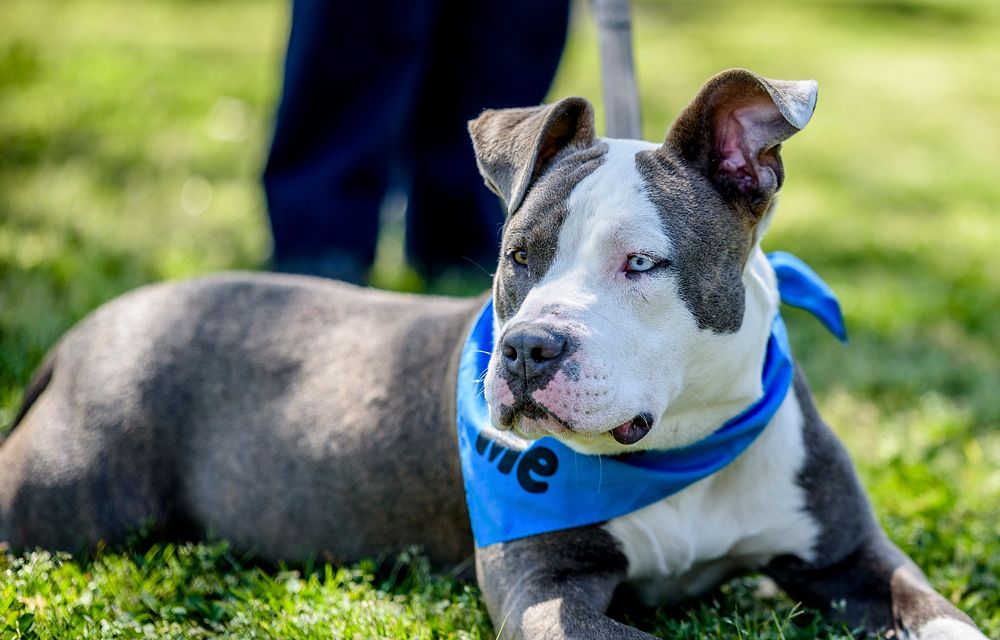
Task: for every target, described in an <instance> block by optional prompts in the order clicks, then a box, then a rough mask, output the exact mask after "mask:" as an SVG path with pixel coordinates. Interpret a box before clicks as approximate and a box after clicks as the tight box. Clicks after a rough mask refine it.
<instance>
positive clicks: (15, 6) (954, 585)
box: [0, 0, 1000, 638]
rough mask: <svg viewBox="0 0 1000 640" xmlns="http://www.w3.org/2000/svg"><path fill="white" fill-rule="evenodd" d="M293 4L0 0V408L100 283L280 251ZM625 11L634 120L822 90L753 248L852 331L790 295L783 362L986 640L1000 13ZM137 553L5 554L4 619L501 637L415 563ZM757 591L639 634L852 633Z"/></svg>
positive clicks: (405, 277)
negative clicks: (789, 260)
mask: <svg viewBox="0 0 1000 640" xmlns="http://www.w3.org/2000/svg"><path fill="white" fill-rule="evenodd" d="M497 6H498V8H499V7H502V3H498V5H497ZM576 9H577V11H576V12H575V16H574V19H573V32H572V36H571V39H570V42H569V45H568V47H567V50H566V55H565V57H564V60H563V64H562V68H561V70H560V73H559V76H558V78H557V81H556V83H555V86H554V88H553V89H552V92H551V95H552V97H553V98H556V97H562V96H564V95H570V94H576V95H582V96H585V97H588V98H590V99H591V100H592V101H594V102H595V104H597V105H598V118H599V122H600V119H601V114H600V104H599V103H600V90H599V89H600V79H599V74H598V68H597V49H596V37H595V31H594V28H593V23H592V20H591V16H590V15H589V12H588V11H587V10H586V7H585V6H584V5H579V6H577V7H576ZM287 11H288V6H287V4H286V2H285V1H283V0H214V1H211V2H209V1H198V0H143V1H141V2H134V1H132V2H129V1H126V0H4V1H3V5H2V9H0V425H6V424H8V423H9V422H10V420H11V419H12V418H13V415H14V412H15V411H16V408H17V404H18V402H19V400H20V396H21V393H22V389H23V386H24V384H25V383H26V381H27V380H28V378H29V376H30V374H31V371H32V370H33V368H34V367H35V366H36V365H37V364H38V362H39V360H40V359H41V357H42V355H43V353H44V352H45V350H46V349H47V348H48V347H49V346H50V345H52V344H53V343H54V341H55V340H56V339H57V338H58V336H59V335H60V334H61V333H62V332H63V331H65V330H66V329H67V328H68V327H69V326H71V325H72V324H73V323H74V322H75V321H77V320H78V319H80V318H81V317H82V316H83V315H85V314H86V313H87V312H88V311H90V310H91V309H93V308H94V307H96V306H97V305H99V304H100V303H102V302H104V301H106V300H108V299H110V298H112V297H114V296H115V295H117V294H119V293H122V292H124V291H126V290H128V289H130V288H133V287H135V286H138V285H141V284H143V283H147V282H152V281H156V280H162V279H171V278H181V277H189V276H194V275H198V274H201V273H206V272H209V271H215V270H221V269H233V268H238V269H258V268H264V267H266V264H267V257H268V253H269V244H268V243H269V238H268V228H267V220H266V214H265V211H264V208H263V196H262V191H261V187H260V183H259V174H260V171H261V168H262V163H263V158H264V154H265V152H266V148H267V145H268V142H269V128H270V123H271V117H272V112H273V110H274V106H275V104H276V100H277V97H278V90H279V84H280V70H281V59H282V56H283V51H284V44H285V37H286V29H287V20H288V16H287ZM635 30H636V54H637V65H638V71H639V81H640V90H641V93H642V98H643V119H644V133H645V137H647V138H648V139H652V140H658V139H661V138H662V136H663V135H664V132H665V131H666V128H667V127H668V125H669V123H670V121H671V119H672V117H673V116H674V115H675V114H676V113H677V112H678V111H679V110H680V109H681V108H682V107H683V105H684V104H685V103H686V102H687V101H688V100H689V99H690V98H691V97H692V96H693V95H694V93H695V92H696V91H697V90H698V88H699V87H700V85H701V83H702V82H703V81H704V80H705V79H707V78H708V77H709V76H711V75H713V74H714V73H716V72H718V71H719V70H721V69H723V68H726V67H732V66H742V67H748V68H750V69H753V70H755V71H757V72H759V73H761V74H762V75H765V76H769V77H773V78H788V79H804V78H815V79H816V80H818V81H819V85H820V100H819V106H818V109H817V111H816V114H815V116H814V118H813V121H812V122H811V123H810V125H809V126H808V127H807V128H806V130H805V131H804V132H803V133H801V134H800V135H798V136H796V137H795V138H793V139H792V140H790V141H789V142H788V143H787V144H786V146H785V151H784V157H785V166H786V171H787V176H786V185H785V189H784V192H783V195H782V201H781V203H780V205H779V209H778V215H777V217H776V219H775V222H774V224H773V225H772V228H771V230H770V232H769V234H768V236H767V237H766V239H765V248H767V249H778V248H780V249H784V250H788V251H792V252H794V253H797V254H798V255H800V256H801V257H803V258H805V259H806V260H807V261H809V262H810V264H812V266H813V267H814V268H815V269H816V270H817V271H819V272H820V273H821V274H822V275H823V276H824V277H825V278H826V279H827V280H828V281H829V282H830V284H831V285H832V286H833V287H834V289H835V290H837V292H838V293H839V295H840V298H841V301H842V303H843V305H844V310H845V312H846V316H847V321H848V327H849V331H850V333H851V344H850V345H849V346H848V347H847V348H843V347H840V346H838V345H837V344H836V343H835V342H834V341H833V340H830V339H829V338H828V337H826V336H824V335H823V334H822V330H821V329H819V328H818V327H817V326H815V323H813V322H811V321H808V320H805V321H803V320H802V318H801V317H799V315H798V314H797V313H795V312H793V311H789V312H788V315H789V316H790V325H791V332H792V336H793V342H794V344H795V349H796V354H797V356H798V357H799V359H800V360H801V362H802V364H803V366H804V368H805V370H806V372H807V373H808V374H809V376H810V378H811V380H812V382H813V386H814V387H815V391H816V394H817V399H818V402H819V404H820V407H821V409H822V410H823V412H824V414H825V415H826V417H827V418H828V420H829V421H830V422H831V423H832V424H833V425H834V427H835V428H836V430H837V431H838V433H839V434H840V435H841V436H842V437H843V438H844V440H845V441H846V442H847V445H848V447H849V448H850V450H851V452H852V454H853V455H854V457H855V460H856V461H857V463H858V466H859V469H860V471H861V474H862V476H863V479H864V481H865V483H866V484H867V485H868V487H869V488H870V490H871V493H872V497H873V501H874V502H875V504H876V506H877V509H878V511H879V514H880V517H881V518H882V521H883V523H884V524H885V525H886V527H887V528H888V530H889V531H890V534H891V535H892V536H893V537H894V539H896V541H897V542H898V543H899V544H900V545H901V546H902V547H903V548H904V549H905V550H907V551H908V552H910V553H911V554H912V555H913V556H914V557H915V558H916V559H917V561H918V562H919V563H920V564H921V565H922V566H923V567H925V569H926V570H927V572H928V574H929V575H930V577H931V579H932V581H933V582H934V584H935V585H936V586H937V587H938V588H939V590H941V591H942V593H944V594H945V595H946V596H947V597H949V598H951V599H952V600H953V601H954V602H955V603H956V604H959V605H960V606H962V607H964V608H965V609H966V610H968V611H969V612H970V613H971V614H972V615H973V617H975V618H976V619H977V621H979V622H980V623H981V624H983V626H984V627H985V628H986V629H987V631H988V634H992V635H993V636H994V637H997V636H998V635H1000V578H998V573H1000V499H998V497H1000V429H998V427H1000V251H998V247H1000V224H998V215H1000V180H998V177H997V176H998V169H997V167H998V166H1000V75H998V74H1000V72H998V70H1000V3H997V2H996V1H995V0H950V1H948V0H938V1H930V0H882V1H880V0H828V1H814V0H786V1H778V2H763V1H758V0H749V1H743V2H729V1H715V0H669V1H666V0H664V1H653V0H644V1H642V2H638V3H637V4H636V9H635ZM400 247H401V244H400V238H399V236H398V233H388V234H386V237H385V238H384V241H383V243H382V246H381V247H380V252H379V259H378V263H377V265H376V269H375V272H374V275H373V277H374V280H375V282H376V283H377V284H379V285H381V286H386V287H391V288H406V289H423V288H428V287H429V288H431V289H432V290H435V291H456V292H470V291H475V290H478V289H483V288H485V287H486V286H488V279H487V278H486V276H485V275H484V276H483V277H482V279H481V280H466V281H458V282H456V281H444V282H437V283H422V282H420V281H419V279H418V278H417V277H416V276H415V275H413V274H412V273H411V272H410V271H408V270H407V269H406V267H405V265H404V264H403V263H402V261H401V257H402V250H401V248H400ZM141 549H144V547H143V548H140V550H138V551H135V552H126V553H123V554H107V555H99V556H98V557H97V558H96V559H80V560H76V559H71V558H65V557H63V558H52V557H50V556H47V555H45V554H35V555H32V556H25V557H13V556H9V555H6V556H2V558H3V559H0V570H2V571H3V572H5V573H3V574H2V575H4V576H6V577H3V578H0V623H3V622H4V621H6V622H7V624H8V625H12V626H10V627H9V628H15V627H17V625H19V624H21V623H20V622H18V621H19V620H22V618H23V620H24V625H28V624H29V623H30V625H31V629H32V630H31V631H30V632H29V633H40V634H41V635H42V636H43V637H44V636H45V635H46V634H49V635H52V634H54V636H53V637H60V636H61V635H62V632H57V631H54V630H58V629H62V631H63V632H66V633H70V631H72V632H73V633H77V632H81V633H82V631H81V630H85V629H91V628H93V629H100V628H106V629H111V631H107V632H106V635H108V634H109V635H110V636H115V634H119V636H115V637H132V636H137V637H138V636H141V635H142V634H145V633H147V632H149V633H153V637H155V635H156V634H166V635H170V634H179V635H177V637H196V636H199V635H212V634H215V633H225V632H227V630H228V632H229V633H236V634H237V635H241V634H243V633H250V631H253V633H256V634H258V635H260V636H261V637H275V636H279V637H352V636H354V637H377V636H400V635H402V636H412V637H441V636H444V637H480V636H482V637H492V636H491V635H490V631H489V627H488V625H487V624H486V623H485V618H484V617H483V612H482V609H481V607H480V606H479V605H478V604H477V600H476V598H475V595H474V590H473V591H468V589H469V588H467V587H465V586H463V585H457V584H454V583H453V582H451V581H450V580H449V579H447V577H442V576H435V575H433V574H431V573H428V572H427V571H426V567H425V566H424V564H423V563H422V561H421V560H420V558H419V556H418V557H417V559H415V560H412V561H411V562H410V563H409V564H407V566H408V567H409V568H410V569H411V571H410V572H409V573H408V574H407V575H410V576H411V577H410V578H407V579H406V580H396V581H395V582H392V583H391V584H386V583H382V582H379V581H378V580H376V579H375V578H374V577H373V576H372V574H371V572H370V569H371V567H367V566H362V567H355V568H352V569H350V570H349V572H348V573H337V574H336V575H334V574H331V573H329V571H327V573H323V571H322V570H315V571H312V570H311V569H302V568H297V569H295V570H294V571H291V572H284V573H278V574H274V573H268V572H264V571H261V570H259V569H257V568H246V567H244V566H242V565H241V564H240V563H239V561H238V560H236V559H234V558H233V557H232V555H231V553H230V552H229V551H228V550H226V549H225V547H224V545H222V546H218V545H217V546H196V547H182V548H180V549H176V548H174V547H171V546H168V547H166V548H163V547H154V548H153V550H152V551H143V550H141ZM147 556H148V557H147ZM178 558H181V560H178ZM46 563H48V564H46ZM39 576H43V578H40V577H39ZM130 576H131V578H130ZM298 576H302V578H301V579H300V578H299V577H298ZM223 578H225V579H223ZM407 580H409V581H407ZM154 583H155V584H156V585H160V586H159V587H155V586H152V585H154ZM18 585H20V586H18ZM289 585H292V586H289ZM296 585H297V586H296ZM756 592H757V583H756V582H755V581H754V580H753V579H750V580H745V581H739V582H737V583H735V584H734V585H730V586H729V587H727V588H726V589H724V590H723V591H722V592H721V593H720V594H717V595H716V596H714V597H712V598H709V599H706V600H705V601H703V602H700V603H697V604H694V605H691V606H690V607H688V608H687V609H682V610H680V611H679V612H677V611H674V612H663V613H660V614H658V615H656V616H653V617H652V618H650V619H648V620H643V621H641V624H643V625H644V626H645V628H648V629H652V630H654V631H656V632H658V633H663V634H667V633H670V634H675V635H677V636H678V637H692V638H695V637H709V636H710V637H777V635H782V636H784V637H802V638H805V637H817V636H821V637H840V636H841V635H843V634H845V633H846V632H845V631H844V630H842V629H836V628H834V627H827V626H824V625H822V624H821V623H819V622H817V621H816V620H815V616H814V615H813V614H811V613H809V612H802V611H800V610H799V609H797V608H795V607H794V606H793V603H790V602H788V601H787V600H784V599H782V598H780V597H779V598H776V599H775V598H764V599H763V600H761V596H759V595H755V593H756ZM88 593H89V594H90V595H89V596H88V595H85V594H88ZM470 593H471V594H472V595H470ZM192 602H193V603H195V604H191V603H192ZM400 602H402V603H403V604H399V603H400ZM32 603H34V604H32ZM39 603H41V604H39ZM46 603H47V604H46ZM55 603H58V604H55ZM73 603H75V604H73ZM199 603H200V604H199ZM261 603H264V604H261ZM337 603H340V604H337ZM345 603H346V604H345ZM359 603H361V604H359ZM442 603H443V604H442ZM5 604H6V606H5ZM362 605H363V606H362ZM397 605H398V606H397ZM359 606H361V607H362V608H364V607H368V609H366V610H369V611H370V613H371V615H370V616H368V615H367V614H366V615H360V614H358V612H357V610H356V608H357V607H359ZM442 607H443V608H442ZM4 609H6V610H7V613H6V614H5V613H3V612H2V611H3V610H4ZM5 615H6V616H7V618H4V616H5ZM74 616H76V617H74ZM88 616H89V618H88ZM310 616H311V617H310ZM337 616H340V617H339V618H338V617H337ZM359 616H360V617H359ZM29 618H30V620H29ZM793 618H794V620H793ZM88 619H89V620H91V622H87V620H88ZM101 619H105V620H111V621H113V624H112V625H111V627H107V625H106V624H105V626H104V627H101V625H100V624H98V623H97V622H95V621H97V620H101ZM357 620H360V622H358V621H357ZM88 624H91V625H92V626H91V627H87V626H86V625H88ZM240 624H245V626H244V627H241V626H239V625H240ZM59 625H63V626H59ZM93 625H96V626H93ZM115 625H118V626H115ZM337 625H340V626H337ZM366 625H367V626H366ZM393 625H396V626H393ZM400 625H402V626H400ZM406 625H410V626H406ZM22 626H23V625H22ZM112 627H113V628H112ZM17 628H21V627H17ZM144 629H145V631H144ZM150 629H152V631H150ZM213 629H214V630H213ZM236 629H242V631H239V632H237V631H234V630H236ZM331 629H335V630H336V629H339V631H331ZM154 632H155V633H154ZM95 633H96V632H95ZM101 633H105V632H101ZM331 633H332V634H333V635H330V634H331ZM0 637H7V636H3V634H2V633H0ZM12 637H20V636H12ZM26 637H27V636H26ZM243 637H246V636H243Z"/></svg>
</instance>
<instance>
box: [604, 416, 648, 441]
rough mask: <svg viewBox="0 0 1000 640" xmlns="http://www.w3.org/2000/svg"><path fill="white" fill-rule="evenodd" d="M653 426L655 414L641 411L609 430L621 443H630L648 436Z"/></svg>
mask: <svg viewBox="0 0 1000 640" xmlns="http://www.w3.org/2000/svg"><path fill="white" fill-rule="evenodd" d="M652 428H653V416H651V415H650V414H648V413H640V414H639V415H637V416H635V417H634V418H632V419H631V420H628V421H626V422H623V423H621V424H620V425H618V426H617V427H615V428H614V429H612V430H610V431H608V433H610V434H611V437H612V438H614V439H615V441H616V442H618V443H619V444H624V445H630V444H635V443H636V442H639V441H640V440H642V439H643V438H645V437H646V434H647V433H649V431H650V429H652Z"/></svg>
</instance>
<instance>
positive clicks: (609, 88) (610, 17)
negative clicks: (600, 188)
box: [591, 0, 642, 140]
mask: <svg viewBox="0 0 1000 640" xmlns="http://www.w3.org/2000/svg"><path fill="white" fill-rule="evenodd" d="M591 9H592V11H593V13H594V18H595V19H596V21H597V32H598V37H599V40H600V50H601V86H602V92H603V95H604V113H605V116H604V119H605V125H606V126H605V129H606V135H607V136H608V137H609V138H631V139H634V140H638V139H639V138H641V137H642V118H641V117H640V112H639V87H638V83H637V82H636V78H635V62H634V60H633V57H632V11H631V6H630V4H629V0H593V3H592V5H591Z"/></svg>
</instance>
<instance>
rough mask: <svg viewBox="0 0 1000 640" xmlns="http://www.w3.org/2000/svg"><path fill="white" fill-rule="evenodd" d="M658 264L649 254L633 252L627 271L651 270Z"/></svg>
mask: <svg viewBox="0 0 1000 640" xmlns="http://www.w3.org/2000/svg"><path fill="white" fill-rule="evenodd" d="M654 266H656V261H655V260H653V259H652V258H650V257H649V256H647V255H644V254H641V253H633V254H632V255H630V256H629V257H628V263H627V266H626V269H625V270H626V271H649V270H650V269H652V268H653V267H654Z"/></svg>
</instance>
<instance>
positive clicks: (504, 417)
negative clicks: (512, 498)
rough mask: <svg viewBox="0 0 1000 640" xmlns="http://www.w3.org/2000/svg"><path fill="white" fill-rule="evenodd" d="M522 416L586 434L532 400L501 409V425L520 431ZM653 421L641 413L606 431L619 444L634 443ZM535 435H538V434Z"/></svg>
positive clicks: (650, 428)
mask: <svg viewBox="0 0 1000 640" xmlns="http://www.w3.org/2000/svg"><path fill="white" fill-rule="evenodd" d="M522 418H527V419H529V420H532V421H534V422H541V421H551V423H555V425H557V429H558V430H559V431H562V432H564V433H566V432H568V433H576V434H578V435H586V434H583V433H581V432H579V431H578V430H576V429H574V428H573V425H571V424H568V423H567V422H566V421H565V420H563V419H562V418H560V417H559V416H557V415H555V414H554V413H552V412H551V411H549V410H548V409H546V408H545V407H543V406H542V405H540V404H538V403H536V402H534V401H532V400H522V401H521V402H518V403H517V404H515V405H513V406H509V407H505V408H504V409H503V410H502V411H501V415H500V426H501V427H502V428H503V429H505V430H514V431H519V429H518V425H519V423H520V422H521V420H522ZM653 422H654V419H653V416H652V414H649V413H640V414H638V415H637V416H635V417H633V418H632V419H630V420H627V421H625V422H623V423H621V424H620V425H618V426H617V427H615V428H613V429H609V430H608V431H607V432H605V433H608V434H610V435H611V437H612V438H614V439H615V441H616V442H618V443H619V444H623V445H632V444H635V443H637V442H639V441H640V440H642V439H643V438H645V437H646V435H647V434H648V433H649V432H650V430H652V428H653ZM525 435H527V434H525ZM595 435H597V434H595ZM599 435H604V434H603V433H602V434H599ZM534 437H538V434H536V435H535V436H534Z"/></svg>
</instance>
